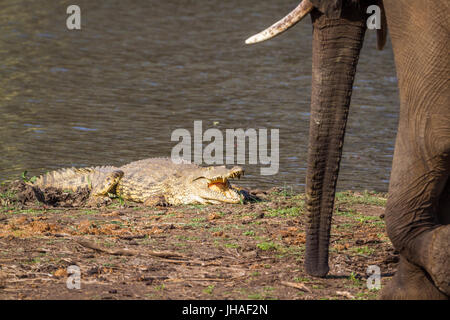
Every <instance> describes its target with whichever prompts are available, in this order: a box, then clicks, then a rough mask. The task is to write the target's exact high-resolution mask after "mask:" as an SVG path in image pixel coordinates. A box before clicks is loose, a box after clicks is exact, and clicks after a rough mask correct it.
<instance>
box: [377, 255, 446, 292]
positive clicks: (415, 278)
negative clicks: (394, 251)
mask: <svg viewBox="0 0 450 320" xmlns="http://www.w3.org/2000/svg"><path fill="white" fill-rule="evenodd" d="M380 299H382V300H405V299H413V300H438V299H439V300H446V299H448V297H447V296H446V295H445V294H443V293H442V292H441V291H439V290H438V289H437V288H436V287H435V286H434V284H433V281H432V280H431V279H430V277H429V276H428V274H427V273H426V272H425V271H424V270H423V269H422V268H420V267H418V266H417V265H415V264H412V263H411V262H409V261H408V260H407V259H406V258H405V257H403V256H400V263H399V265H398V268H397V272H396V273H395V275H394V277H393V278H392V280H391V281H390V282H389V283H388V284H387V285H386V286H385V287H384V288H383V290H382V291H381V294H380Z"/></svg>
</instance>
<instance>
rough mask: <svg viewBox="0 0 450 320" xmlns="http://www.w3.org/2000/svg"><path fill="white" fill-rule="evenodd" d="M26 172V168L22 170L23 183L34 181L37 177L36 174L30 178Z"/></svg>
mask: <svg viewBox="0 0 450 320" xmlns="http://www.w3.org/2000/svg"><path fill="white" fill-rule="evenodd" d="M27 173H28V171H27V170H25V171H24V172H22V180H23V182H25V183H34V182H36V179H37V177H36V176H32V177H31V178H29V177H28V176H27Z"/></svg>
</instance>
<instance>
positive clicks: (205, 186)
mask: <svg viewBox="0 0 450 320" xmlns="http://www.w3.org/2000/svg"><path fill="white" fill-rule="evenodd" d="M179 162H180V163H174V162H173V161H172V160H171V159H169V158H149V159H144V160H138V161H134V162H131V163H129V164H126V165H124V166H121V167H114V166H98V167H87V168H65V169H59V170H56V171H51V172H48V173H46V174H44V175H41V176H39V177H38V178H37V179H36V180H35V181H34V182H29V184H31V185H32V186H33V187H37V188H39V189H40V190H45V188H49V187H53V188H56V189H61V190H70V191H77V190H79V188H88V189H89V191H90V193H89V198H88V201H87V204H88V205H92V206H97V205H98V204H102V203H105V202H109V201H111V196H117V197H119V198H122V199H124V200H130V201H134V202H141V203H144V205H147V206H154V205H166V204H167V205H181V204H219V203H239V202H241V201H242V199H243V193H242V192H241V190H240V189H239V188H237V187H235V186H232V185H231V184H230V182H229V180H230V179H234V178H238V179H240V177H241V176H242V175H243V174H244V170H243V169H242V168H241V167H238V166H236V167H233V168H231V169H227V168H226V167H225V166H209V167H201V166H198V165H196V164H192V163H189V162H187V161H179Z"/></svg>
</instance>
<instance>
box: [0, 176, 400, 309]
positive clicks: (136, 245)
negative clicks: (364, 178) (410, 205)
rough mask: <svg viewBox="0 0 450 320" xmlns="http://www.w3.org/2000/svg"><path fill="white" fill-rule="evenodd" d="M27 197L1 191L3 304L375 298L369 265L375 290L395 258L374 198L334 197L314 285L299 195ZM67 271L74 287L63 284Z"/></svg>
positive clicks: (378, 198)
mask: <svg viewBox="0 0 450 320" xmlns="http://www.w3.org/2000/svg"><path fill="white" fill-rule="evenodd" d="M21 188H22V189H21ZM26 192H27V189H26V187H23V185H22V186H21V184H17V183H16V184H15V185H14V184H12V185H9V186H8V185H4V186H1V188H0V205H1V206H0V252H1V255H0V299H289V300H291V299H376V298H377V295H378V292H379V291H377V290H374V289H372V290H369V289H368V288H367V285H366V280H367V277H368V276H369V275H368V274H366V271H367V267H368V266H369V265H376V266H378V267H380V270H381V274H382V280H381V284H382V285H384V284H385V283H386V282H387V280H388V279H389V278H390V277H391V276H392V274H393V271H394V270H395V268H396V264H397V261H398V255H397V254H396V252H395V251H394V249H393V247H392V244H391V243H390V241H389V239H388V237H387V235H386V232H385V224H384V221H383V218H382V214H383V212H384V206H385V203H386V198H385V196H386V195H385V194H380V193H372V192H350V191H348V192H341V193H338V194H337V197H336V205H335V214H334V216H333V226H332V230H331V245H330V273H329V275H328V277H327V278H324V279H320V278H314V277H310V276H308V275H307V274H306V273H305V271H304V269H303V260H304V250H305V224H306V215H305V210H304V203H305V202H304V194H294V193H291V192H289V190H287V189H283V188H273V189H270V190H267V191H262V190H252V191H251V192H252V193H253V195H255V196H256V197H258V198H259V200H257V201H254V202H249V203H245V204H223V205H208V206H204V205H186V206H179V207H155V208H148V207H144V206H143V205H140V204H136V203H131V202H130V203H128V202H123V201H121V200H120V199H114V201H113V202H112V203H111V204H110V205H108V206H105V207H101V208H87V207H77V206H79V205H81V204H82V203H83V201H84V200H85V196H86V194H85V193H83V192H80V193H63V192H60V193H59V194H56V195H52V196H47V199H46V201H47V203H51V201H50V200H52V199H53V200H54V202H53V204H54V205H56V206H52V205H50V204H42V203H40V202H37V201H36V200H37V199H34V198H33V196H32V195H30V194H28V195H27V194H26ZM52 197H53V198H52ZM83 197H84V198H83ZM62 200H63V201H62ZM64 206H66V207H64ZM74 206H75V207H74ZM73 265H75V266H77V267H79V270H80V273H81V281H80V285H81V288H80V289H79V290H78V289H68V288H67V282H66V281H67V277H68V276H70V274H68V273H67V272H68V267H69V266H73Z"/></svg>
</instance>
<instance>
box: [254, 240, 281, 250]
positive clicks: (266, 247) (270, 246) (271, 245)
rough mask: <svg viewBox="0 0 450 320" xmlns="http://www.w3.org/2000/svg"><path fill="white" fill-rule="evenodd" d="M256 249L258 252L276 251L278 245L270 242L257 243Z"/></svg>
mask: <svg viewBox="0 0 450 320" xmlns="http://www.w3.org/2000/svg"><path fill="white" fill-rule="evenodd" d="M256 247H257V248H258V249H260V250H263V251H267V250H276V249H277V248H278V245H277V244H275V243H273V242H272V241H270V242H261V243H258V244H257V245H256Z"/></svg>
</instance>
